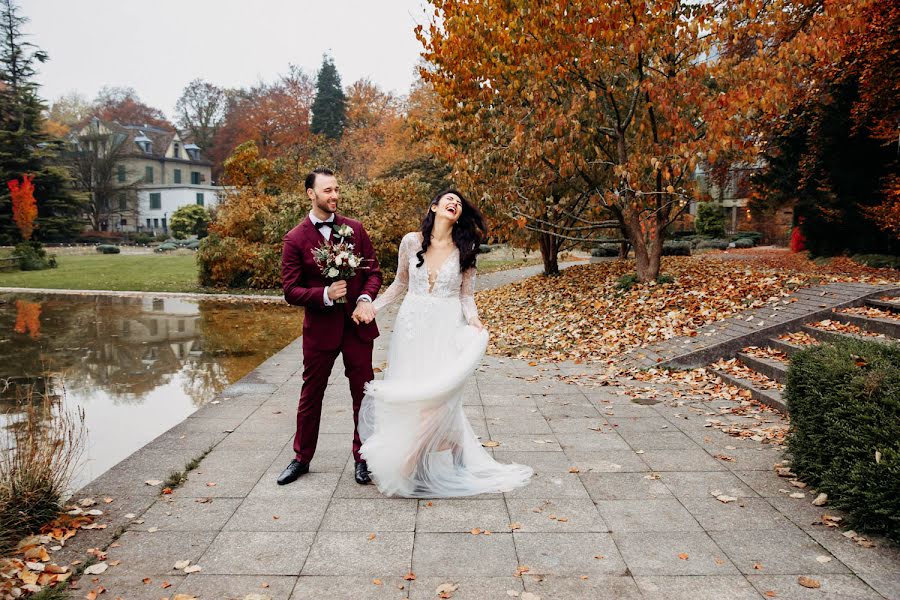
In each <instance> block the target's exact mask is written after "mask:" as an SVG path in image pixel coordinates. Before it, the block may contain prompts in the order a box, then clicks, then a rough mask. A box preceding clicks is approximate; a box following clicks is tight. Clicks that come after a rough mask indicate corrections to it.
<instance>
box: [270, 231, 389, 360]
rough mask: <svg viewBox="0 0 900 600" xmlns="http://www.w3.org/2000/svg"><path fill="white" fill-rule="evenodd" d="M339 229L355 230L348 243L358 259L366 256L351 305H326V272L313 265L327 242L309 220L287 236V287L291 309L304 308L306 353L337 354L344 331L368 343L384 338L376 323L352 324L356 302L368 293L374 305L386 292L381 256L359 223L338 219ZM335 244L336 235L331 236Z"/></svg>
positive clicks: (350, 288)
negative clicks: (380, 292)
mask: <svg viewBox="0 0 900 600" xmlns="http://www.w3.org/2000/svg"><path fill="white" fill-rule="evenodd" d="M334 222H335V226H340V225H343V224H346V225H349V226H350V228H351V229H353V236H352V237H350V238H349V239H348V240H347V241H348V242H350V243H352V244H353V245H354V249H355V251H356V253H357V254H359V255H360V256H362V257H363V259H364V261H365V262H364V263H363V267H361V268H359V269H357V271H356V275H354V276H353V278H351V279H349V280H348V281H347V302H346V303H344V304H338V303H335V304H333V305H332V306H325V300H324V298H323V296H324V290H325V287H326V286H327V285H328V284H329V281H328V280H326V279H325V277H323V276H322V270H321V269H320V268H319V267H318V265H316V263H315V261H314V260H313V255H312V250H313V248H317V247H318V246H320V245H321V244H322V242H324V241H325V237H324V236H323V235H322V234H321V233H319V231H318V229H316V227H315V226H314V225H313V223H312V221H310V220H309V217H306V218H304V219H303V221H302V222H301V223H300V224H299V225H297V226H296V227H294V228H293V229H291V230H290V231H289V232H288V233H287V235H285V236H284V250H283V251H282V255H281V286H282V288H283V290H284V299H285V300H287V302H288V304H293V305H294V306H302V307H303V308H304V309H305V311H304V312H305V315H304V318H303V350H304V351H305V350H336V349H338V348H340V347H341V340H342V339H343V337H344V329H345V328H347V327H350V328H352V333H353V334H354V335H356V336H358V337H359V338H360V339H362V340H363V341H367V342H371V341H372V340H374V339H375V338H377V337H378V326H377V325H376V324H375V321H372V322H371V323H367V324H360V325H357V324H355V323H354V322H353V321H351V320H350V318H349V317H350V315H352V314H353V311H354V310H355V309H356V300H357V298H359V297H360V295H362V294H368V295H369V297H370V298H372V299H373V300H374V299H375V296H377V295H378V290H380V289H381V280H382V277H381V269H380V267H379V266H378V257H377V256H375V249H374V248H373V247H372V242H371V240H370V239H369V234H368V233H366V230H365V228H364V227H363V226H362V223H360V222H359V221H354V220H353V219H349V218H347V217H344V216H341V215H338V214H335V215H334ZM331 236H332V237H331V240H334V239H335V232H334V231H332V232H331Z"/></svg>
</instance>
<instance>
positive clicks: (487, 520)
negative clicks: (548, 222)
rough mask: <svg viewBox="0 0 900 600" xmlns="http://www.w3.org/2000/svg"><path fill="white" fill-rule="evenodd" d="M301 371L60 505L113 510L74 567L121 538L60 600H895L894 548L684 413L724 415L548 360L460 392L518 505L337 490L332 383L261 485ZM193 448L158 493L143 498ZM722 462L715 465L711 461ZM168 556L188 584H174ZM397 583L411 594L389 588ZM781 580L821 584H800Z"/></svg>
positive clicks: (346, 424)
mask: <svg viewBox="0 0 900 600" xmlns="http://www.w3.org/2000/svg"><path fill="white" fill-rule="evenodd" d="M518 275H519V276H521V274H518ZM515 276H516V274H510V273H506V274H503V278H505V279H508V278H511V277H515ZM498 280H500V278H499V277H498V278H493V279H492V278H490V277H489V276H486V277H484V278H482V285H485V286H489V285H492V284H495V283H497V282H498ZM387 317H388V318H385V319H382V318H380V323H381V325H382V329H383V330H385V331H386V330H387V329H389V325H390V320H391V319H390V315H387ZM388 338H389V336H388V335H383V337H382V338H380V339H379V341H378V343H377V347H376V357H375V362H376V364H378V363H379V361H383V360H384V357H385V353H386V345H387V341H388ZM299 360H300V346H299V342H294V343H293V344H291V345H290V346H289V347H287V348H285V349H284V350H283V351H281V352H280V353H278V354H277V355H276V356H273V357H272V358H271V359H270V360H268V361H267V362H266V363H264V364H263V365H261V366H260V368H258V369H257V370H256V371H254V372H253V373H252V374H251V375H250V376H248V377H247V378H245V379H244V380H242V381H241V382H239V383H238V384H235V385H233V386H231V387H230V388H228V389H227V390H225V392H223V394H222V395H221V397H220V398H218V399H217V400H216V401H215V402H214V403H210V404H207V405H206V406H204V407H202V408H201V409H199V410H198V411H197V412H196V413H195V414H194V415H192V416H191V417H190V418H188V419H186V420H185V422H184V423H182V424H180V425H178V426H177V427H175V428H173V429H172V430H170V431H169V432H167V433H165V434H163V435H162V436H160V438H158V439H157V440H155V441H154V442H152V443H151V444H149V445H148V446H147V447H145V448H144V449H142V450H140V451H139V452H137V453H136V454H135V455H133V456H132V457H130V458H128V459H126V461H124V462H123V463H121V464H120V465H119V466H117V467H115V468H114V469H113V470H111V471H110V472H108V473H106V474H105V475H103V476H101V477H100V478H99V479H98V480H97V481H95V482H94V483H93V484H91V485H90V486H89V487H88V488H87V489H85V490H83V491H82V492H80V493H79V494H78V495H77V496H76V498H80V497H83V496H85V495H93V496H95V497H102V496H105V495H108V496H110V497H112V498H114V501H113V502H112V503H111V504H109V505H106V506H105V507H104V508H105V510H107V515H106V519H107V521H108V522H109V523H111V524H112V525H111V527H110V528H109V529H107V530H106V531H104V532H84V533H81V534H79V535H78V536H77V537H76V538H75V539H74V540H73V542H74V543H72V544H70V546H68V547H67V551H68V552H70V553H72V554H73V557H74V556H75V555H77V554H78V553H81V556H79V557H80V558H83V557H84V556H83V552H84V549H85V546H86V545H87V544H90V545H93V546H100V545H102V544H103V541H102V539H103V537H102V536H104V535H106V536H108V537H110V538H111V537H112V535H113V533H115V530H116V529H117V526H121V527H123V528H124V533H122V534H121V536H120V537H119V538H118V539H117V540H116V541H115V543H114V544H113V545H112V547H110V548H109V551H108V553H109V556H108V560H109V561H121V562H119V563H117V564H116V566H111V567H110V568H109V569H108V570H107V571H106V573H104V574H103V575H101V576H99V577H97V578H91V577H84V578H83V579H82V581H81V584H80V589H79V591H78V592H77V593H73V597H77V598H83V597H84V595H85V594H86V593H87V592H88V591H89V590H90V589H93V588H96V587H97V586H99V585H103V586H104V587H105V588H106V589H107V592H106V594H105V596H104V597H107V598H117V597H122V598H126V599H127V600H142V599H148V600H157V599H159V598H161V597H163V598H166V597H173V596H174V595H175V594H176V593H182V594H191V595H194V596H197V597H199V598H201V599H223V598H244V597H246V596H247V595H248V594H260V595H261V597H269V598H272V599H282V600H286V599H289V598H290V599H295V600H299V599H304V600H305V599H316V600H319V599H326V598H327V599H329V600H332V599H348V600H349V599H352V600H360V599H382V598H384V599H399V598H421V599H425V598H437V597H438V596H437V593H436V590H437V589H438V587H439V586H442V585H444V584H452V585H456V586H458V589H456V590H455V591H453V592H452V594H451V595H450V597H452V598H455V599H457V600H461V599H479V600H480V599H491V598H498V599H499V598H507V599H508V598H510V597H514V596H519V597H522V598H526V597H527V596H526V595H525V593H526V592H528V593H531V594H534V595H536V596H538V597H540V598H541V599H542V600H549V599H560V600H563V599H565V600H571V599H577V598H590V599H601V598H610V599H613V598H614V599H626V600H627V599H637V598H645V599H660V600H662V599H665V600H678V599H690V600H699V599H716V600H718V599H723V600H732V599H734V600H742V599H751V598H756V599H759V598H772V597H774V598H780V599H792V598H798V599H805V598H860V599H862V598H866V599H868V598H872V599H880V598H900V553H898V551H897V549H896V548H895V547H892V546H890V545H889V544H887V543H886V542H884V541H883V540H877V539H876V540H874V541H875V542H876V546H875V547H874V548H865V547H862V546H860V545H858V544H857V543H855V542H854V541H852V540H851V539H848V538H847V537H845V536H843V535H842V534H841V532H840V531H837V530H834V529H829V528H826V527H824V526H823V525H821V518H822V514H823V512H824V511H826V510H828V509H827V507H825V508H824V509H822V508H816V507H814V506H812V505H811V503H810V500H811V499H812V497H811V494H809V493H807V495H806V497H805V498H803V499H794V498H790V497H789V495H788V493H785V492H783V491H782V490H783V489H785V488H790V486H789V485H788V483H787V481H786V480H784V479H780V478H779V477H777V476H776V475H775V474H774V472H773V470H772V466H773V464H774V463H776V462H778V461H780V460H781V452H780V451H779V449H778V448H775V447H772V446H770V445H765V444H761V443H757V442H753V441H752V440H737V439H735V438H732V437H729V436H727V435H725V434H724V433H721V432H720V431H718V430H715V429H710V428H707V427H705V424H706V416H705V415H704V412H715V413H718V412H719V410H718V408H717V407H718V406H719V405H721V404H723V402H725V401H723V400H713V401H709V400H708V399H707V401H703V400H699V399H698V400H693V399H690V398H680V399H678V400H677V401H676V399H675V398H674V397H673V396H672V394H671V392H672V391H677V390H671V389H669V391H667V392H663V393H661V394H660V396H659V399H661V400H663V402H661V403H659V404H655V405H639V404H635V403H633V402H632V401H631V398H630V397H629V396H627V395H625V393H624V391H623V390H622V389H620V388H618V387H616V386H606V387H600V388H596V389H589V388H581V387H578V386H576V385H570V384H566V383H563V382H561V381H559V380H557V379H555V378H554V375H555V374H556V373H555V371H557V370H558V368H557V367H555V366H552V365H551V366H546V365H542V366H541V367H540V369H541V371H538V368H536V367H532V366H529V365H528V364H526V363H523V362H521V361H515V360H500V359H496V358H487V359H486V360H485V361H484V365H483V367H481V368H480V369H479V370H478V371H477V372H476V373H475V374H474V375H473V377H472V378H471V380H470V382H469V383H468V385H467V387H466V391H465V410H466V413H467V415H468V416H469V418H470V420H471V422H472V425H473V427H474V429H475V431H476V433H477V434H478V435H480V436H482V439H485V440H487V439H491V440H494V441H496V442H499V445H498V446H496V447H493V448H492V449H491V451H492V452H493V453H494V455H495V456H496V457H497V458H498V459H499V460H503V461H516V462H521V463H526V464H529V465H532V466H533V467H534V468H535V471H536V472H537V474H536V476H535V478H534V479H533V481H532V482H531V484H530V485H528V486H527V487H525V488H523V489H520V490H517V491H515V492H513V493H509V494H502V495H490V496H488V495H485V496H479V497H475V498H467V499H454V500H443V499H434V500H430V501H429V500H410V499H402V498H392V499H389V498H383V497H381V496H380V495H379V493H378V491H377V489H376V488H375V487H374V486H359V485H357V484H356V483H355V482H354V481H353V462H352V460H351V458H350V453H349V450H350V448H349V446H350V438H351V431H352V419H351V412H350V399H349V391H348V389H347V384H346V380H345V379H343V376H342V374H341V373H339V372H337V371H338V369H336V372H335V374H334V375H333V377H332V382H331V384H330V385H329V387H328V391H327V394H326V401H325V405H324V409H323V415H322V427H321V433H320V440H319V446H318V451H317V453H316V457H315V459H314V461H313V463H312V472H311V473H310V474H308V475H306V476H304V477H302V478H301V479H300V480H298V481H297V482H296V483H294V484H291V485H289V486H285V487H279V486H277V485H276V484H275V477H276V476H277V474H278V473H279V471H280V470H281V469H282V468H283V467H284V466H285V465H286V464H287V463H288V462H289V461H290V459H291V457H292V449H291V445H290V441H291V437H292V435H293V431H294V411H295V409H296V399H297V395H298V391H299V389H300V372H299V371H298V368H299ZM559 372H560V373H562V372H564V371H562V370H560V371H559ZM535 375H540V377H539V378H538V377H535ZM691 408H693V409H694V410H691ZM720 418H721V417H720ZM732 418H735V419H737V418H739V417H732ZM211 444H214V447H213V449H212V450H211V452H210V453H209V454H208V455H207V456H206V457H205V458H204V459H203V461H202V462H201V463H200V466H199V467H198V468H197V469H196V470H194V471H192V472H190V474H189V476H188V480H187V482H186V483H185V484H184V485H183V486H182V487H180V488H178V489H176V490H175V492H174V493H173V494H171V495H166V496H160V495H159V487H158V486H156V487H154V486H149V485H146V484H145V483H144V482H145V481H146V480H148V479H165V477H166V476H167V475H168V473H169V472H170V471H171V470H173V469H180V468H182V467H183V465H184V464H185V463H186V462H187V461H188V460H190V459H191V458H193V457H195V456H197V455H198V454H200V453H201V452H202V451H203V450H205V449H206V448H208V447H209V446H210V445H211ZM725 454H727V456H728V457H730V458H731V459H732V460H730V461H725V460H721V459H720V458H717V455H719V456H721V455H725ZM790 491H791V492H796V491H797V490H796V488H791V489H790ZM714 493H716V494H724V495H728V496H731V497H733V498H734V500H733V501H730V502H728V503H723V502H720V501H719V500H717V499H716V498H715V497H714V496H713V494H714ZM828 512H829V513H831V514H836V513H835V512H834V511H831V510H828ZM476 528H477V529H478V530H480V531H481V532H480V533H477V534H476V533H475V532H474V530H475V529H476ZM108 541H111V540H109V539H107V542H108ZM181 560H190V561H192V564H197V565H199V566H200V567H201V569H202V570H201V571H200V572H198V573H193V574H189V575H186V574H185V573H184V572H183V571H178V570H175V569H173V565H174V564H175V563H176V562H177V561H181ZM410 572H412V573H414V574H415V579H414V580H413V579H404V576H406V575H407V574H408V573H410ZM799 576H806V577H809V578H812V579H814V580H816V581H817V582H819V584H820V585H821V587H820V588H819V589H807V588H805V587H802V586H801V585H799V583H798V577H799ZM410 577H411V576H410ZM145 581H146V582H145ZM164 582H167V583H168V584H169V587H163V585H164ZM251 597H252V596H251ZM531 598H534V596H531Z"/></svg>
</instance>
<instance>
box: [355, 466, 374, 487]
mask: <svg viewBox="0 0 900 600" xmlns="http://www.w3.org/2000/svg"><path fill="white" fill-rule="evenodd" d="M356 483H358V484H359V485H366V484H369V483H372V478H371V477H369V466H368V465H367V464H366V463H365V462H358V463H356Z"/></svg>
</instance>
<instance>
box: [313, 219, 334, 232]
mask: <svg viewBox="0 0 900 600" xmlns="http://www.w3.org/2000/svg"><path fill="white" fill-rule="evenodd" d="M314 225H315V226H316V229H322V228H323V227H331V230H332V231H334V228H335V227H337V225H335V224H334V221H319V222H318V223H314Z"/></svg>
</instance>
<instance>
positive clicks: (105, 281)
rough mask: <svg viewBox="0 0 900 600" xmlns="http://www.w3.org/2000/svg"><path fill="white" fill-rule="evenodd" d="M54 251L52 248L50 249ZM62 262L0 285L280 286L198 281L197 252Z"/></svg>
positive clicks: (486, 266) (500, 265) (493, 263)
mask: <svg viewBox="0 0 900 600" xmlns="http://www.w3.org/2000/svg"><path fill="white" fill-rule="evenodd" d="M51 252H52V251H51ZM57 261H58V262H59V266H58V267H57V268H55V269H47V270H45V271H0V288H2V287H23V288H49V289H62V290H114V291H137V292H199V293H209V292H212V293H215V292H219V293H222V292H223V291H224V292H227V293H232V294H242V293H247V294H265V295H278V294H281V290H214V289H209V288H202V287H200V285H198V283H197V262H196V257H195V256H194V255H192V254H191V255H175V256H171V255H159V254H151V255H145V254H138V255H135V254H97V255H96V256H94V255H86V256H59V257H57ZM532 264H541V261H540V259H530V260H528V261H523V260H521V259H516V260H503V259H501V260H496V259H495V260H490V259H487V258H485V257H483V258H480V259H479V260H478V268H479V271H480V272H482V273H493V272H495V271H502V270H505V269H514V268H516V267H522V266H526V265H532Z"/></svg>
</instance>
